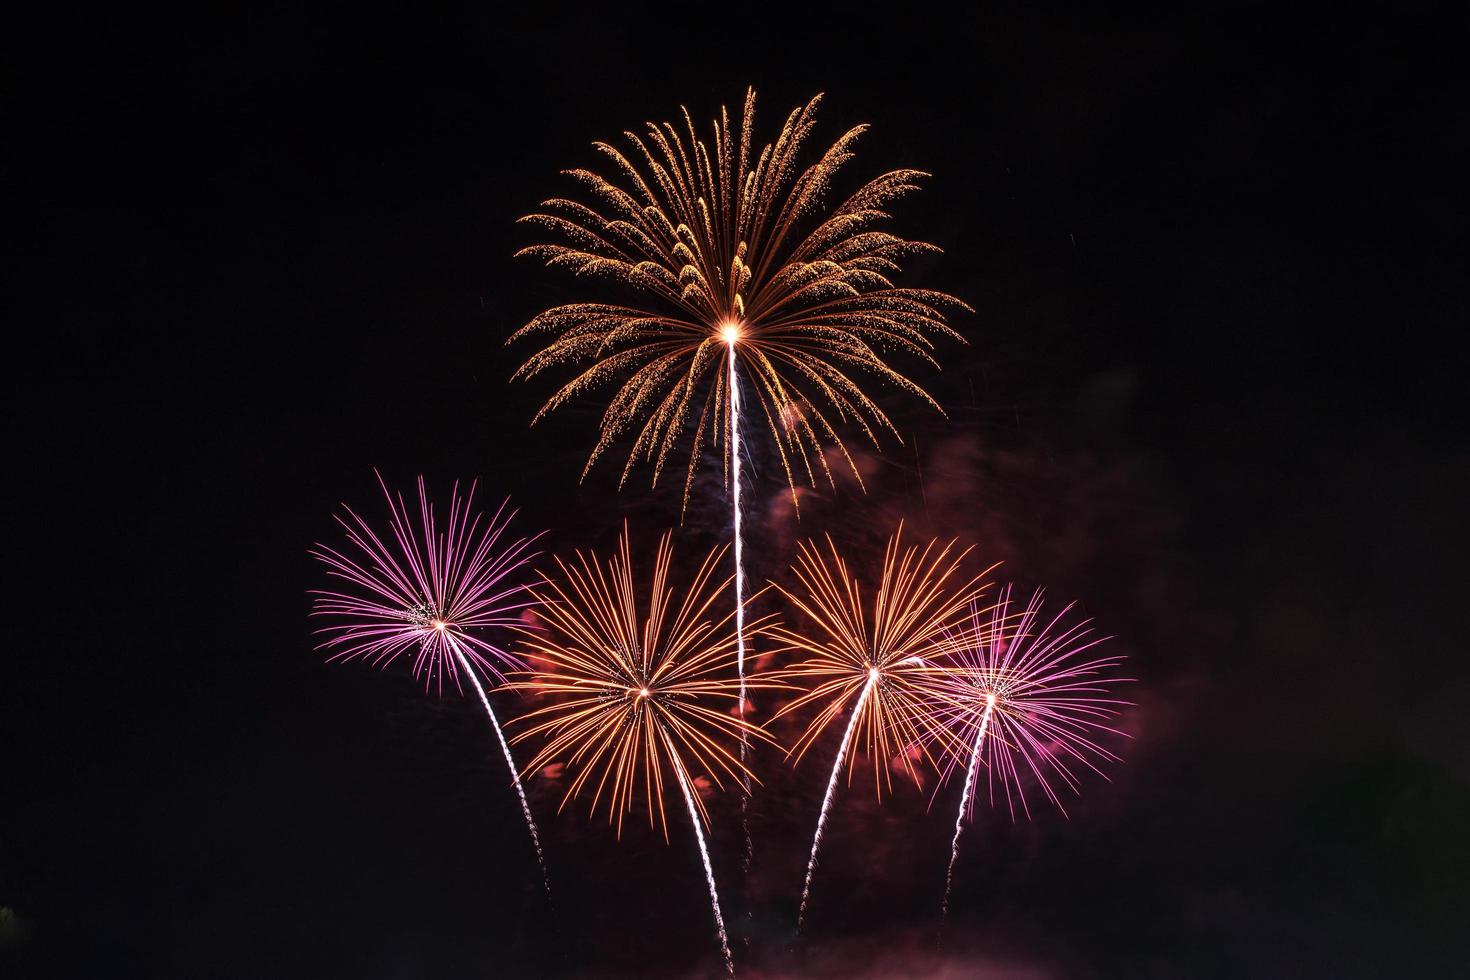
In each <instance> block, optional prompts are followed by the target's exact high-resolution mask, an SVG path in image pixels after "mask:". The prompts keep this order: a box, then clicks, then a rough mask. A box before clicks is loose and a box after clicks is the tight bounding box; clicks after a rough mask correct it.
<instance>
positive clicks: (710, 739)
mask: <svg viewBox="0 0 1470 980" xmlns="http://www.w3.org/2000/svg"><path fill="white" fill-rule="evenodd" d="M723 556H724V548H719V549H716V550H715V551H712V552H710V553H709V554H708V555H707V556H706V557H705V558H704V560H703V562H702V563H701V564H700V566H699V568H698V570H697V571H696V572H695V574H694V576H693V578H691V579H690V580H689V584H688V586H687V588H684V589H681V590H677V592H678V594H677V595H676V589H675V588H674V586H672V585H671V584H670V568H671V565H672V562H673V547H672V544H671V534H668V533H666V534H664V536H663V537H662V539H661V540H660V542H659V546H658V553H657V557H656V559H655V562H654V569H653V576H652V582H651V585H650V588H649V590H648V592H647V593H646V594H640V590H639V588H638V586H637V585H636V584H635V581H634V570H633V562H632V558H631V555H630V548H629V541H628V531H627V528H626V527H624V529H623V533H622V536H621V537H620V539H619V542H618V551H617V554H616V555H615V556H614V557H613V558H612V559H611V560H610V561H608V562H607V563H606V565H604V564H602V563H601V562H600V560H599V559H598V558H597V556H596V555H595V554H583V553H581V552H578V553H577V555H576V557H575V558H574V559H573V560H572V561H562V560H561V559H558V560H557V565H558V568H559V571H560V577H559V580H550V579H548V580H547V581H546V582H545V583H544V584H543V585H542V586H538V587H537V588H536V589H535V593H536V595H537V597H538V599H539V600H540V602H541V606H540V607H538V613H539V615H540V618H541V619H542V620H543V621H544V624H545V627H546V628H545V630H544V632H541V633H538V634H532V635H530V636H528V638H527V639H526V640H524V641H523V646H524V651H525V653H526V658H527V660H529V661H530V663H531V665H532V667H533V672H532V673H530V674H529V675H527V676H526V677H525V679H523V680H517V681H516V682H515V683H514V684H513V685H512V686H513V687H515V688H518V689H520V690H523V691H526V692H527V693H529V694H533V695H549V696H551V697H552V698H554V699H555V700H554V701H553V702H552V703H551V704H549V705H546V706H545V707H541V708H538V709H536V710H533V711H531V712H529V713H527V714H526V715H524V716H522V717H520V718H518V719H516V724H517V725H521V724H524V725H525V726H527V727H526V728H525V730H524V731H522V732H521V733H520V734H518V735H517V736H516V737H515V741H516V742H519V741H521V740H522V739H527V738H543V739H545V742H544V744H543V745H542V747H541V750H540V751H539V752H537V753H536V755H535V757H534V758H533V759H532V760H531V761H530V763H529V764H528V765H527V766H526V772H528V773H529V772H535V771H537V770H539V769H540V768H541V767H543V766H545V765H548V764H549V763H552V762H554V761H559V760H564V761H565V762H566V764H567V772H568V777H569V785H568V787H567V790H566V793H565V795H564V796H563V797H562V801H561V806H562V807H565V806H566V805H567V804H568V803H569V802H571V800H573V799H574V798H576V797H577V796H578V794H580V793H582V792H583V791H584V790H586V789H587V788H588V787H591V795H592V801H591V812H592V813H593V814H595V813H596V812H597V811H598V810H599V809H600V808H605V809H606V810H607V813H608V819H609V821H611V822H615V823H616V826H617V829H618V834H619V836H621V834H622V827H623V817H624V816H625V815H626V814H627V813H628V812H630V811H631V810H632V809H633V808H634V804H635V802H636V800H637V798H638V797H640V796H641V797H643V798H644V800H645V801H646V805H647V810H648V821H649V825H650V826H654V825H655V824H656V823H657V824H658V825H660V826H661V827H662V829H663V833H664V837H665V839H667V838H668V819H667V815H666V812H665V808H664V788H665V784H666V782H667V781H668V776H669V774H670V773H672V775H673V782H674V784H675V785H677V786H678V789H679V793H680V795H681V796H682V797H683V801H684V804H685V807H686V809H687V810H688V813H689V819H690V822H691V824H692V825H693V828H694V834H695V838H696V840H697V841H698V844H699V852H700V858H701V860H702V862H703V864H704V872H705V881H706V884H707V886H708V888H709V896H710V905H711V908H712V910H713V912H714V918H715V926H716V930H717V932H718V935H719V940H720V949H721V952H722V954H723V955H724V958H725V965H726V967H727V969H730V970H731V971H732V972H733V965H732V961H731V957H730V947H729V941H728V938H727V936H726V933H725V922H724V916H723V914H722V912H721V911H720V901H719V893H718V890H717V889H716V887H715V879H714V870H713V866H712V865H711V863H710V858H709V850H708V847H707V845H706V843H705V836H704V830H705V827H706V826H707V825H708V822H709V814H708V813H707V812H706V810H705V807H704V802H703V801H702V800H701V799H700V797H699V794H698V793H697V792H695V791H694V788H693V786H694V781H695V779H696V777H697V776H699V775H705V776H708V778H709V779H710V780H712V781H713V782H714V784H715V785H716V786H717V787H719V788H724V786H725V783H726V782H727V781H731V782H734V783H736V784H737V785H738V784H742V783H744V782H745V781H746V780H749V779H752V778H754V777H753V774H752V773H751V771H750V769H749V768H748V767H747V765H746V764H745V762H744V761H743V759H742V758H741V756H740V755H739V754H738V752H737V751H732V748H731V747H729V746H730V745H733V744H734V743H737V742H738V741H739V740H740V739H741V738H743V737H746V736H750V737H754V738H758V739H764V740H766V741H769V740H770V739H769V737H768V736H767V735H766V734H765V733H764V732H763V731H762V730H761V729H759V728H757V727H756V726H754V725H751V724H750V723H748V722H746V721H745V720H744V718H743V717H741V714H740V713H739V712H738V711H736V710H735V708H736V704H735V702H736V701H737V700H738V699H739V698H740V697H741V692H742V689H743V687H742V685H745V686H755V687H775V686H780V685H779V684H778V682H775V681H759V680H756V681H751V682H748V684H747V683H746V682H743V681H742V680H741V679H740V678H739V677H737V676H736V675H735V672H734V667H735V659H736V656H737V638H736V635H735V633H734V632H733V625H732V624H733V617H734V613H733V612H732V613H727V614H725V615H724V616H723V617H720V618H718V619H716V618H715V617H714V615H713V614H712V612H711V608H712V606H713V605H714V604H715V602H716V600H717V599H718V597H719V595H720V593H721V591H722V590H723V589H725V588H726V587H728V586H729V584H730V583H729V580H728V579H726V580H724V581H722V582H721V581H716V580H715V578H714V572H715V568H716V567H717V566H718V564H719V562H720V560H721V559H722V558H723ZM769 623H770V620H769V618H768V617H766V618H761V619H757V620H753V621H751V622H750V623H748V624H747V629H748V630H749V631H750V634H751V635H752V636H759V635H760V634H762V633H763V632H765V631H766V629H767V628H768V626H769ZM722 703H723V706H722Z"/></svg>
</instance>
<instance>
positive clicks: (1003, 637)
mask: <svg viewBox="0 0 1470 980" xmlns="http://www.w3.org/2000/svg"><path fill="white" fill-rule="evenodd" d="M1043 596H1044V594H1043V592H1042V591H1041V590H1037V591H1036V592H1035V593H1034V594H1033V595H1032V597H1031V600H1030V601H1029V602H1028V603H1027V604H1026V606H1025V608H1024V609H1021V610H1019V611H1014V610H1013V605H1012V596H1011V587H1010V586H1007V587H1006V588H1005V590H1004V591H1003V592H1002V593H1001V596H1000V600H999V601H998V602H997V603H996V604H995V605H994V606H991V607H989V608H988V609H981V608H980V607H979V606H978V605H972V607H971V611H970V623H969V625H968V628H967V629H965V630H964V631H963V632H961V633H958V634H956V635H954V636H952V637H951V644H950V649H949V652H948V655H947V657H946V658H945V659H946V661H947V662H946V663H943V664H942V665H938V666H936V667H934V668H933V669H931V670H930V671H928V672H926V679H925V680H924V681H923V682H922V683H923V684H924V686H925V687H927V688H928V690H929V692H930V693H931V694H932V697H930V698H929V699H927V703H928V705H929V719H928V720H929V722H930V726H929V727H930V730H931V732H932V733H933V736H934V738H935V740H936V741H938V742H939V743H940V744H941V745H943V746H944V747H945V749H946V751H945V756H946V764H945V766H944V775H945V777H946V778H948V777H949V776H950V775H952V774H953V773H954V772H955V771H956V770H958V769H960V768H961V767H963V769H964V773H965V782H964V789H963V790H962V792H961V794H960V805H959V812H958V813H957V814H956V816H955V831H954V842H953V845H952V846H951V849H950V862H949V875H948V876H947V877H946V880H945V889H944V906H945V909H946V910H947V909H948V905H949V891H950V883H951V882H952V880H953V875H954V863H955V859H956V858H957V857H958V856H959V846H960V834H961V832H962V831H963V829H964V822H965V818H966V817H967V816H971V817H972V816H973V814H974V804H975V783H976V778H977V775H978V770H979V766H980V763H981V762H984V763H985V770H986V781H987V784H988V789H989V797H990V802H991V805H992V806H994V805H995V803H996V797H997V790H998V789H999V790H1000V791H1001V792H1002V793H1003V794H1004V797H1005V801H1006V806H1007V809H1008V810H1009V811H1010V814H1011V819H1012V820H1015V818H1016V804H1017V803H1019V804H1020V807H1021V810H1022V812H1023V813H1025V814H1026V816H1027V817H1028V818H1029V817H1030V816H1031V810H1030V806H1029V805H1028V804H1027V801H1026V785H1027V783H1033V784H1034V785H1035V786H1037V787H1040V789H1041V792H1042V794H1043V795H1044V796H1045V797H1046V798H1047V799H1048V800H1050V801H1051V802H1052V803H1053V804H1054V805H1055V806H1056V807H1057V808H1058V809H1059V810H1061V811H1062V813H1063V815H1065V814H1066V812H1067V811H1066V808H1065V807H1064V806H1063V805H1062V800H1061V796H1060V795H1059V793H1058V788H1059V786H1058V784H1059V785H1060V786H1061V787H1065V788H1066V789H1068V790H1071V791H1072V792H1074V793H1075V792H1077V791H1078V789H1079V787H1080V785H1081V770H1083V769H1089V770H1092V771H1093V772H1095V773H1097V774H1098V775H1101V776H1103V778H1104V779H1106V778H1107V777H1106V775H1105V774H1104V773H1103V771H1102V769H1101V768H1100V766H1101V764H1103V763H1109V762H1121V761H1122V759H1121V758H1120V757H1119V756H1117V755H1116V754H1114V753H1113V752H1112V751H1111V750H1109V749H1107V748H1105V747H1104V746H1103V745H1101V744H1099V742H1098V741H1096V740H1097V739H1099V738H1104V737H1107V736H1124V737H1126V735H1125V733H1124V732H1122V731H1120V730H1118V729H1116V728H1114V727H1112V726H1111V720H1112V719H1113V718H1115V717H1117V715H1118V712H1119V710H1120V709H1121V708H1122V707H1124V706H1127V705H1128V704H1130V702H1127V701H1121V700H1118V699H1116V698H1112V697H1110V696H1109V693H1110V689H1111V686H1112V685H1114V684H1117V683H1122V682H1125V681H1127V680H1129V679H1128V678H1122V677H1116V676H1113V674H1112V672H1113V671H1114V670H1115V669H1116V668H1118V667H1119V666H1120V665H1121V664H1122V663H1123V658H1122V657H1120V656H1098V655H1096V653H1095V652H1094V651H1095V650H1096V648H1097V647H1098V646H1099V645H1100V644H1102V643H1103V642H1105V641H1106V640H1107V639H1108V638H1107V637H1100V636H1096V635H1095V634H1094V633H1093V631H1092V628H1091V620H1083V621H1081V622H1078V623H1075V624H1073V625H1066V623H1065V622H1064V621H1065V620H1066V618H1067V616H1068V614H1069V613H1070V612H1071V610H1072V605H1071V604H1068V605H1067V606H1065V607H1064V608H1063V609H1062V610H1061V611H1060V612H1058V613H1057V614H1056V615H1055V616H1052V617H1051V618H1050V619H1045V618H1044V617H1043V615H1042V609H1043Z"/></svg>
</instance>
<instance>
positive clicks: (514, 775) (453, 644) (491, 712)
mask: <svg viewBox="0 0 1470 980" xmlns="http://www.w3.org/2000/svg"><path fill="white" fill-rule="evenodd" d="M448 639H449V648H450V649H451V650H452V651H454V656H455V658H456V659H458V660H459V666H460V668H461V669H462V670H464V672H465V676H467V677H468V678H469V679H470V683H471V684H473V685H474V686H475V693H476V694H478V695H479V696H480V704H482V705H484V706H485V714H486V716H487V717H488V718H489V719H490V727H491V728H493V729H495V738H496V739H497V740H499V742H500V751H501V752H503V753H504V754H505V764H506V766H508V767H509V768H510V778H511V781H512V782H514V783H515V787H516V796H518V797H520V800H521V813H522V815H524V816H525V818H526V829H527V830H529V831H530V832H531V844H532V846H534V847H535V848H536V860H537V862H539V863H540V865H541V883H542V884H543V885H544V886H545V887H546V894H548V895H550V894H551V875H550V874H549V873H548V872H547V870H546V855H545V854H543V853H542V851H541V835H540V834H539V833H537V832H536V818H535V817H533V816H531V803H530V801H529V800H527V799H526V788H525V787H524V786H522V785H521V774H520V772H518V771H517V770H516V760H515V758H514V757H513V756H512V755H511V754H510V743H509V742H507V741H506V740H505V732H503V731H501V729H500V720H499V719H497V718H496V717H495V709H493V708H491V707H490V698H489V696H488V695H486V694H485V689H484V688H483V687H481V686H480V678H479V677H478V676H476V674H475V670H474V668H473V667H471V666H470V662H469V660H468V659H467V658H466V657H465V655H464V651H463V650H461V649H460V647H459V643H458V642H457V641H456V640H455V639H454V637H453V635H450V636H449V637H448Z"/></svg>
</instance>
